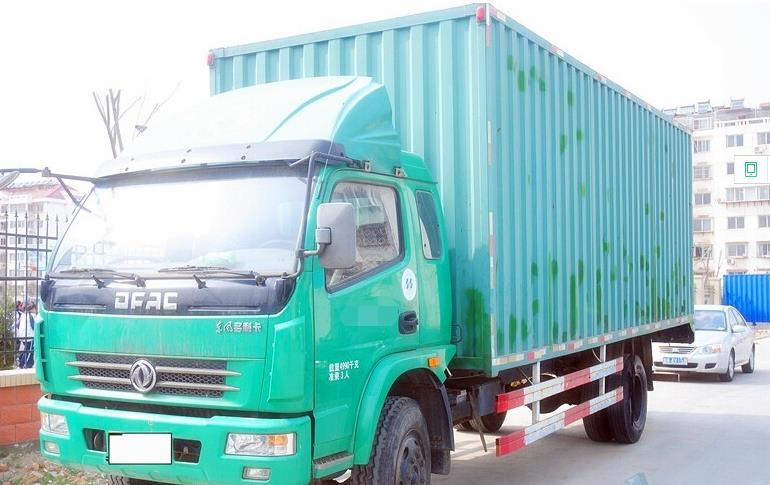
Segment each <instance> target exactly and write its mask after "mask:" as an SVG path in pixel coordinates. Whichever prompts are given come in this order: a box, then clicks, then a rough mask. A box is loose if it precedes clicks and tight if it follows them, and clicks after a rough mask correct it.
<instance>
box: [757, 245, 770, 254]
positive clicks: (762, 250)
mask: <svg viewBox="0 0 770 485" xmlns="http://www.w3.org/2000/svg"><path fill="white" fill-rule="evenodd" d="M757 257H758V258H770V242H758V243H757Z"/></svg>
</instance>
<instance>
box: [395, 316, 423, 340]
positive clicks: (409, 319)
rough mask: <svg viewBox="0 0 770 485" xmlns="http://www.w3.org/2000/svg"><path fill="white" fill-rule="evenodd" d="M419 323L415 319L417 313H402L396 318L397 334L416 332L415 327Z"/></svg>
mask: <svg viewBox="0 0 770 485" xmlns="http://www.w3.org/2000/svg"><path fill="white" fill-rule="evenodd" d="M419 323H420V321H419V320H418V319H417V312H415V311H408V312H403V313H402V314H401V315H399V316H398V333H401V334H404V335H407V334H410V333H414V332H416V331H417V325H419Z"/></svg>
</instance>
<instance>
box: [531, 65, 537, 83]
mask: <svg viewBox="0 0 770 485" xmlns="http://www.w3.org/2000/svg"><path fill="white" fill-rule="evenodd" d="M529 79H531V80H532V81H534V80H535V79H537V69H535V66H532V67H530V68H529Z"/></svg>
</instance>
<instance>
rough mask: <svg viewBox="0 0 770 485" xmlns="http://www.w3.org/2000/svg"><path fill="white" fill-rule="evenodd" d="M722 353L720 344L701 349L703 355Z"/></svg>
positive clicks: (705, 346)
mask: <svg viewBox="0 0 770 485" xmlns="http://www.w3.org/2000/svg"><path fill="white" fill-rule="evenodd" d="M721 351H722V346H721V345H719V344H711V345H704V346H703V347H701V348H700V353H701V354H718V353H719V352H721Z"/></svg>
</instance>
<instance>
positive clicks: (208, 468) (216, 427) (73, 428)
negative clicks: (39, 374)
mask: <svg viewBox="0 0 770 485" xmlns="http://www.w3.org/2000/svg"><path fill="white" fill-rule="evenodd" d="M38 407H39V408H40V410H41V411H45V412H47V413H55V414H61V415H64V416H65V417H66V419H67V425H68V427H69V435H68V436H62V435H58V434H53V433H48V432H45V431H42V430H41V432H40V444H41V454H42V455H43V456H44V457H45V458H47V459H49V460H53V461H57V462H60V463H65V464H67V465H71V466H76V467H81V468H90V469H96V470H98V471H100V472H102V473H107V474H111V475H121V476H126V477H132V478H139V479H145V480H154V481H159V482H163V483H176V484H223V485H224V484H251V485H255V484H259V485H261V484H307V483H308V482H309V481H310V474H311V468H310V465H311V430H310V418H309V417H308V416H300V417H295V418H276V419H265V418H245V417H234V416H214V417H211V418H194V417H187V416H178V415H170V414H154V413H142V412H132V411H117V410H105V409H100V408H95V407H88V406H84V405H82V404H79V403H73V402H68V401H59V400H54V399H50V398H49V397H47V396H44V397H43V398H41V399H40V401H39V402H38ZM86 429H95V430H103V431H105V432H110V431H112V432H126V433H131V432H134V433H153V432H154V433H171V435H172V437H173V439H183V440H197V441H200V443H201V449H200V456H199V458H198V461H197V463H188V462H181V461H176V460H174V461H173V462H172V464H171V465H109V464H108V463H107V454H106V453H105V452H103V451H94V450H92V449H89V445H87V442H86V431H85V430H86ZM290 432H294V433H296V435H297V436H296V454H294V455H292V456H281V457H248V456H233V455H225V452H224V451H225V442H226V440H227V434H228V433H264V434H277V433H290ZM45 441H51V442H54V443H57V444H58V445H59V449H60V453H59V454H58V455H54V454H51V453H49V452H47V451H46V450H45V448H44V442H45ZM246 466H248V467H258V468H269V469H270V470H271V473H270V479H269V480H260V481H255V480H245V479H243V478H242V477H243V467H246Z"/></svg>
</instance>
